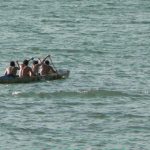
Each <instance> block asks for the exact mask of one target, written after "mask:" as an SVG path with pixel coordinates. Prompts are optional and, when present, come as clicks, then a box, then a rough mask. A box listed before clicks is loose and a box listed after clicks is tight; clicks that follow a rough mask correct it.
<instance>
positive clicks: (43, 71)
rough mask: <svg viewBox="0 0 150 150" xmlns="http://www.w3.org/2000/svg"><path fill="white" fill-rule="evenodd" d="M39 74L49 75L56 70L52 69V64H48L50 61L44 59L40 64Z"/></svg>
mask: <svg viewBox="0 0 150 150" xmlns="http://www.w3.org/2000/svg"><path fill="white" fill-rule="evenodd" d="M40 74H41V75H42V76H45V75H51V74H54V75H55V74H56V71H55V70H54V69H53V67H52V66H50V63H49V61H48V60H46V61H45V62H44V63H43V64H42V66H41V72H40Z"/></svg>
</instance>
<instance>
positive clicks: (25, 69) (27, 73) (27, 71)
mask: <svg viewBox="0 0 150 150" xmlns="http://www.w3.org/2000/svg"><path fill="white" fill-rule="evenodd" d="M28 64H29V61H28V60H26V59H25V60H24V61H23V64H21V65H20V74H19V77H31V76H34V75H35V74H34V72H33V71H32V69H31V67H29V66H28Z"/></svg>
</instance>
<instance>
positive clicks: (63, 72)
mask: <svg viewBox="0 0 150 150" xmlns="http://www.w3.org/2000/svg"><path fill="white" fill-rule="evenodd" d="M69 74H70V71H69V70H67V69H59V70H57V74H52V75H47V76H35V77H24V78H20V77H11V76H1V77H0V84H11V83H32V82H40V81H49V80H57V79H66V78H68V77H69Z"/></svg>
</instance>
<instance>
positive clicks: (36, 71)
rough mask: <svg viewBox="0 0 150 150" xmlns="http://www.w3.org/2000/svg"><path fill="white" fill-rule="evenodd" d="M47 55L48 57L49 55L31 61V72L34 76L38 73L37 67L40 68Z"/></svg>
mask: <svg viewBox="0 0 150 150" xmlns="http://www.w3.org/2000/svg"><path fill="white" fill-rule="evenodd" d="M48 57H50V55H48V56H46V57H45V58H44V59H43V60H42V61H41V60H40V59H39V61H38V60H34V61H33V64H32V71H33V73H34V74H35V75H36V76H38V75H39V68H40V66H41V65H43V63H44V61H45V60H46V59H47V58H48Z"/></svg>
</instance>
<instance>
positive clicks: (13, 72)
mask: <svg viewBox="0 0 150 150" xmlns="http://www.w3.org/2000/svg"><path fill="white" fill-rule="evenodd" d="M17 64H18V62H17ZM17 70H19V67H16V66H15V62H14V61H11V62H10V66H9V67H8V68H6V71H5V76H12V77H15V76H16V74H17Z"/></svg>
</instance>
